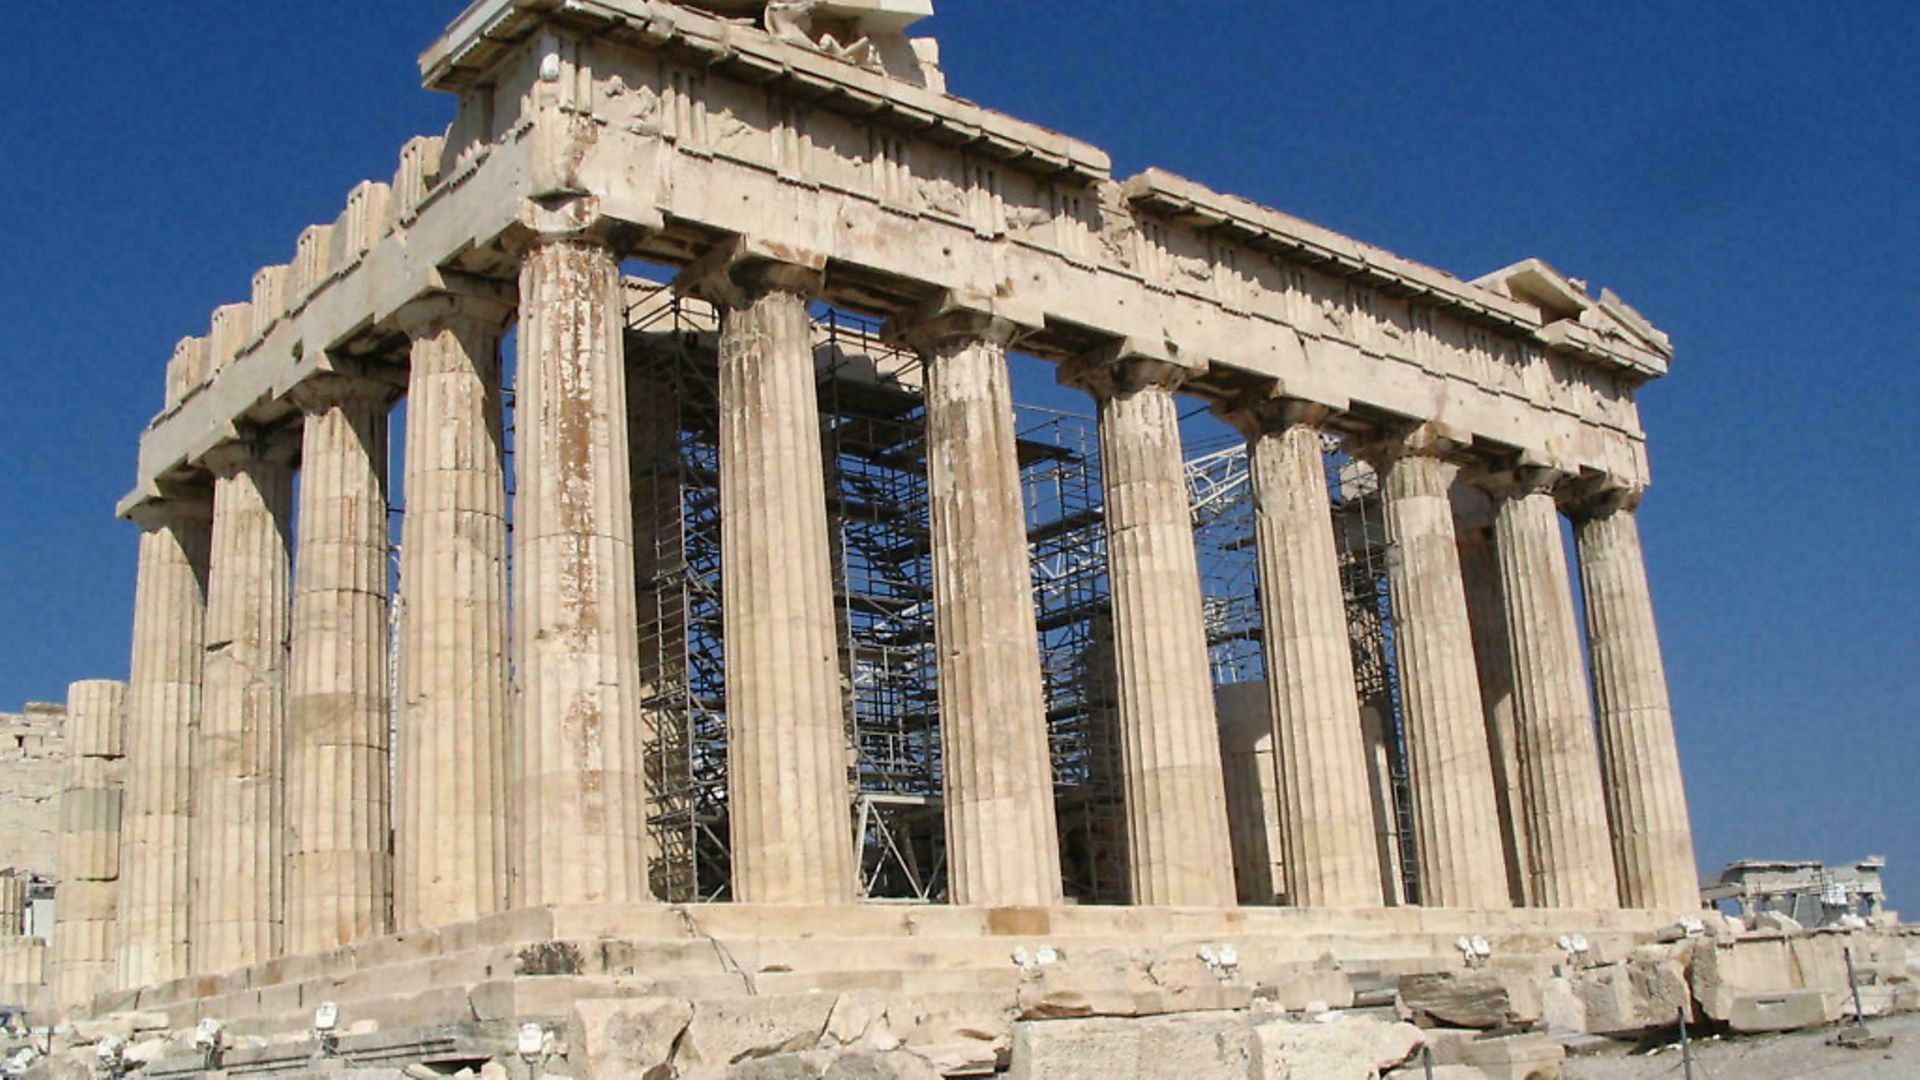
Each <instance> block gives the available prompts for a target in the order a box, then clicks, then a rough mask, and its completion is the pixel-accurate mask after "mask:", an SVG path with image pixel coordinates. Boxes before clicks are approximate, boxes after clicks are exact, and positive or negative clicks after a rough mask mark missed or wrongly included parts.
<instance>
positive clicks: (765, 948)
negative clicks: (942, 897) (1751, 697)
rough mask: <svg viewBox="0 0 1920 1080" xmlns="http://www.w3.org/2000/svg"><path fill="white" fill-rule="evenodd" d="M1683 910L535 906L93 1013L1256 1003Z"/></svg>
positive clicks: (297, 1048)
mask: <svg viewBox="0 0 1920 1080" xmlns="http://www.w3.org/2000/svg"><path fill="white" fill-rule="evenodd" d="M1676 917H1677V913H1674V912H1657V911H1643V910H1626V911H1621V910H1614V911H1573V910H1545V909H1521V910H1511V911H1493V912H1486V911H1464V910H1448V909H1440V908H1416V907H1402V908H1375V909H1363V910H1352V911H1333V910H1320V909H1304V908H1253V907H1243V908H1162V907H1154V908H1136V907H1105V906H1062V907H1049V908H1024V907H1006V908H980V907H951V906H921V905H898V904H861V905H854V906H832V907H826V906H823V907H812V906H777V905H754V904H710V905H684V906H683V905H659V904H649V905H598V906H569V907H538V908H527V909H522V910H518V911H512V912H507V913H504V914H499V915H494V916H489V917H487V918H483V919H479V920H476V921H473V922H467V923H460V924H456V925H451V926H446V927H442V928H439V929H432V930H421V931H415V932H409V933H404V934H395V935H391V936H387V937H382V938H377V939H372V940H369V941H366V942H363V943H360V944H357V945H352V946H347V947H342V948H336V949H333V950H330V951H327V952H323V953H318V954H315V955H311V956H304V957H293V958H283V959H278V960H273V961H270V962H267V963H263V964H258V965H254V966H251V967H246V968H242V969H239V970H236V971H233V972H230V973H227V974H224V975H209V976H198V977H193V978H187V979H179V980H175V981H172V982H168V983H163V984H160V985H157V986H153V987H148V988H144V989H141V990H137V991H122V992H115V993H108V994H102V995H99V996H97V997H96V998H95V999H94V1000H93V1002H92V1006H91V1010H90V1011H91V1013H92V1014H93V1015H94V1016H96V1017H113V1016H120V1017H125V1016H127V1015H128V1014H136V1015H139V1016H141V1017H143V1019H142V1021H141V1023H142V1025H143V1026H145V1027H146V1028H147V1029H148V1030H149V1031H151V1032H153V1033H155V1034H156V1035H157V1034H158V1033H159V1032H160V1031H168V1032H173V1033H175V1035H174V1038H173V1046H172V1047H171V1049H172V1050H174V1051H179V1050H182V1049H185V1047H184V1045H183V1038H182V1035H181V1033H185V1032H189V1031H190V1030H191V1029H192V1028H193V1027H194V1026H195V1025H196V1024H197V1023H198V1022H200V1021H201V1020H203V1019H208V1018H212V1019H216V1020H218V1021H219V1022H220V1023H221V1025H222V1026H223V1029H224V1031H225V1032H226V1035H227V1037H228V1038H229V1039H231V1040H233V1044H234V1050H233V1051H232V1052H231V1054H230V1055H229V1057H228V1059H227V1061H226V1063H225V1064H226V1066H227V1068H228V1069H229V1070H232V1071H246V1070H247V1069H248V1068H249V1066H248V1063H249V1062H251V1063H252V1068H253V1069H255V1070H260V1071H274V1070H277V1069H285V1068H288V1067H290V1066H291V1065H293V1064H294V1063H295V1062H296V1061H301V1060H305V1057H306V1056H307V1055H310V1054H311V1052H312V1051H311V1046H309V1045H304V1044H303V1039H304V1038H305V1037H306V1036H308V1035H309V1034H310V1032H311V1029H312V1027H313V1017H314V1013H315V1010H316V1009H318V1008H319V1007H320V1006H321V1005H322V1004H323V1003H333V1004H334V1005H336V1006H337V1009H338V1014H339V1021H338V1029H337V1030H338V1032H339V1034H340V1041H339V1046H338V1050H339V1051H340V1052H341V1053H342V1054H346V1055H349V1056H350V1057H364V1058H365V1060H367V1061H369V1062H371V1061H377V1060H384V1059H392V1058H401V1057H404V1058H406V1059H407V1060H412V1061H420V1060H431V1059H436V1055H438V1057H437V1060H443V1061H453V1062H457V1061H462V1060H469V1059H471V1060H484V1059H485V1058H487V1057H490V1056H495V1055H498V1054H500V1053H502V1052H508V1051H506V1050H505V1049H504V1048H508V1047H510V1046H511V1044H512V1041H513V1039H514V1037H515V1035H516V1033H517V1031H518V1029H519V1026H520V1025H521V1024H523V1023H526V1022H528V1021H536V1022H541V1023H543V1024H546V1025H550V1026H551V1027H553V1028H555V1029H562V1030H563V1029H564V1026H565V1024H566V1022H567V1019H568V1017H569V1016H570V1015H571V1014H572V1012H573V1008H574V1004H575V1002H576V1001H581V1000H592V999H606V998H677V999H691V1000H718V999H737V998H743V997H771V996H779V995H794V994H805V993H808V992H815V991H818V992H823V993H828V994H835V993H845V992H850V991H879V992H882V993H883V994H885V995H887V996H888V997H889V998H890V999H896V1000H897V999H904V998H909V997H923V998H924V997H928V996H932V997H935V998H938V997H941V996H950V995H956V994H958V995H979V994H999V995H1005V996H1007V997H1008V998H1009V1001H1013V1000H1014V999H1015V998H1017V997H1018V996H1019V995H1020V994H1022V993H1023V992H1024V993H1027V994H1029V995H1031V994H1032V993H1033V991H1034V984H1035V983H1036V976H1037V974H1045V975H1047V976H1048V980H1047V981H1050V985H1051V986H1052V987H1053V988H1054V990H1055V991H1057V990H1058V989H1059V987H1061V986H1062V985H1067V984H1074V985H1076V989H1075V990H1074V991H1073V993H1075V994H1084V993H1101V994H1106V995H1108V997H1109V998H1110V999H1111V997H1112V996H1113V995H1121V996H1126V995H1132V997H1131V998H1130V999H1129V1002H1123V1003H1120V1004H1119V1005H1115V1004H1114V1003H1113V1002H1112V1001H1111V1000H1108V1001H1107V1002H1106V1003H1105V1004H1103V1005H1102V1006H1101V1011H1102V1012H1114V1011H1120V1012H1126V1011H1132V1012H1136V1013H1139V1014H1142V1015H1147V1014H1153V1013H1162V1012H1184V1011H1193V1010H1196V1009H1208V1008H1214V1009H1217V1008H1235V1007H1242V1006H1244V1005H1245V1004H1246V1002H1247V1001H1248V1000H1249V999H1250V997H1251V995H1252V994H1253V992H1254V989H1255V988H1257V987H1261V986H1269V987H1271V986H1274V985H1282V984H1285V983H1286V982H1287V981H1288V980H1289V979H1293V978H1296V977H1298V976H1300V975H1301V974H1303V973H1306V972H1310V971H1312V970H1315V969H1316V968H1319V969H1325V968H1327V967H1329V966H1332V965H1334V964H1337V965H1338V966H1339V967H1340V969H1341V970H1343V971H1344V972H1346V973H1348V974H1349V975H1357V976H1359V977H1360V978H1361V979H1362V980H1364V979H1365V978H1367V977H1369V976H1376V975H1377V976H1379V977H1381V978H1385V979H1391V978H1393V977H1396V976H1398V975H1401V974H1407V973H1413V972H1424V971H1436V970H1450V969H1457V968H1460V967H1461V966H1462V965H1463V963H1464V961H1463V959H1462V957H1461V954H1460V950H1459V947H1458V944H1457V942H1458V941H1459V940H1460V939H1461V938H1462V937H1467V938H1473V937H1479V938H1482V939H1484V940H1485V941H1486V942H1487V943H1488V945H1489V946H1490V949H1491V957H1490V958H1489V960H1488V962H1489V963H1492V964H1495V965H1502V966H1511V967H1513V968H1515V969H1516V970H1524V971H1530V972H1536V973H1538V972H1544V971H1545V970H1546V969H1548V968H1549V967H1551V965H1552V964H1553V963H1554V962H1556V961H1557V960H1558V959H1560V958H1561V957H1562V952H1561V948H1560V946H1559V945H1558V944H1557V942H1558V940H1559V939H1560V938H1562V937H1563V936H1566V935H1571V934H1576V933H1577V934H1580V935H1582V936H1584V937H1585V938H1586V939H1587V941H1588V942H1589V944H1590V949H1591V950H1592V955H1593V956H1594V957H1596V958H1600V957H1612V958H1620V957H1624V956H1626V955H1627V954H1628V953H1629V952H1630V951H1631V949H1632V948H1633V946H1634V945H1636V944H1639V943H1643V942H1646V941H1649V940H1652V938H1653V937H1654V934H1655V931H1657V930H1658V929H1659V928H1661V927H1663V926H1667V925H1670V924H1672V923H1673V922H1674V920H1675V918H1676ZM1049 950H1050V951H1049ZM1043 956H1044V957H1045V958H1046V959H1045V960H1044V961H1043V960H1042V957H1043ZM1208 958H1211V959H1208ZM1041 966H1045V967H1048V968H1050V969H1051V970H1048V971H1045V972H1039V971H1038V968H1039V967H1041ZM1076 973H1081V974H1083V975H1084V978H1076ZM1215 986H1217V987H1219V988H1220V989H1219V990H1218V991H1217V992H1216V991H1215V990H1214V989H1213V987H1215ZM1162 999H1165V1000H1162ZM1176 999H1177V1000H1176ZM134 1038H135V1039H136V1040H137V1039H139V1038H140V1036H138V1035H135V1036H134ZM283 1059H284V1060H283ZM276 1062H277V1063H278V1064H276ZM198 1067H199V1062H198V1059H197V1058H193V1057H187V1058H180V1057H168V1058H166V1059H163V1060H156V1061H154V1062H153V1063H152V1064H151V1066H150V1068H149V1074H150V1075H165V1074H167V1073H169V1072H170V1071H171V1072H174V1073H185V1072H190V1071H194V1070H197V1069H198Z"/></svg>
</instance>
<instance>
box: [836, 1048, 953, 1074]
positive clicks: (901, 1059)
mask: <svg viewBox="0 0 1920 1080" xmlns="http://www.w3.org/2000/svg"><path fill="white" fill-rule="evenodd" d="M823 1080H940V1073H939V1071H938V1070H936V1069H935V1068H934V1067H933V1066H932V1065H931V1064H930V1063H928V1062H927V1061H926V1059H924V1058H922V1057H920V1056H919V1055H917V1054H912V1053H909V1052H907V1051H905V1050H893V1051H888V1052H877V1051H869V1050H855V1051H851V1052H848V1053H843V1054H841V1055H839V1056H838V1057H836V1058H834V1059H833V1064H831V1065H829V1066H827V1071H826V1075H825V1076H824V1077H823Z"/></svg>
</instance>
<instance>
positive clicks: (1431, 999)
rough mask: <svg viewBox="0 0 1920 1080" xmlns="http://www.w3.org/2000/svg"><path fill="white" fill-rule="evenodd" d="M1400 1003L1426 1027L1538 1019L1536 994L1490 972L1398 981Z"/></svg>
mask: <svg viewBox="0 0 1920 1080" xmlns="http://www.w3.org/2000/svg"><path fill="white" fill-rule="evenodd" d="M1400 1001H1401V1004H1402V1005H1404V1006H1405V1007H1406V1009H1407V1010H1408V1012H1410V1013H1412V1014H1413V1016H1414V1018H1415V1019H1416V1021H1418V1022H1420V1023H1422V1024H1424V1025H1426V1026H1451V1027H1468V1028H1497V1027H1508V1026H1511V1025H1514V1024H1519V1023H1525V1022H1530V1021H1533V1020H1538V1019H1539V1018H1540V1002H1539V994H1538V991H1536V990H1534V989H1533V988H1532V986H1531V984H1530V982H1529V980H1526V979H1524V978H1520V977H1509V976H1505V975H1502V974H1500V973H1497V972H1493V971H1462V972H1453V971H1443V972H1432V973H1428V974H1420V975H1408V976H1405V977H1403V978H1402V979H1401V980H1400Z"/></svg>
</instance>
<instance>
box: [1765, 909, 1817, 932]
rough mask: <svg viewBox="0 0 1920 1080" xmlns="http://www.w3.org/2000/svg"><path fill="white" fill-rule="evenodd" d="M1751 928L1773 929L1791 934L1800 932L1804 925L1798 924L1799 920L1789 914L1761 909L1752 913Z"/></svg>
mask: <svg viewBox="0 0 1920 1080" xmlns="http://www.w3.org/2000/svg"><path fill="white" fill-rule="evenodd" d="M1753 929H1755V930H1773V931H1778V932H1781V933H1788V934H1792V933H1798V932H1800V931H1801V930H1803V929H1805V927H1803V926H1801V925H1800V920H1798V919H1796V918H1794V917H1793V916H1791V915H1787V914H1783V913H1781V912H1778V911H1762V912H1760V913H1758V914H1756V915H1754V917H1753Z"/></svg>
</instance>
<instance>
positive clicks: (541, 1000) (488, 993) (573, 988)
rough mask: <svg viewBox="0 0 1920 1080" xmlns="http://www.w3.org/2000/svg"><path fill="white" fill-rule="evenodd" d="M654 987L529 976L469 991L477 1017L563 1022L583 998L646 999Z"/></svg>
mask: <svg viewBox="0 0 1920 1080" xmlns="http://www.w3.org/2000/svg"><path fill="white" fill-rule="evenodd" d="M651 989H652V986H651V985H650V984H645V983H642V984H639V985H635V984H626V983H622V981H621V980H618V979H597V978H588V977H584V976H573V975H539V976H525V977H522V978H517V979H493V980H490V981H488V982H484V983H481V984H479V985H477V986H475V987H473V988H472V990H470V991H469V992H468V999H469V1000H470V1001H471V1002H472V1003H473V1013H474V1018H475V1019H477V1020H481V1021H490V1020H514V1021H522V1020H534V1019H543V1020H563V1019H566V1018H568V1017H570V1016H572V1015H573V1003H574V1002H576V1001H578V1000H580V999H582V998H617V997H644V996H648V992H649V991H650V990H651Z"/></svg>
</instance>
